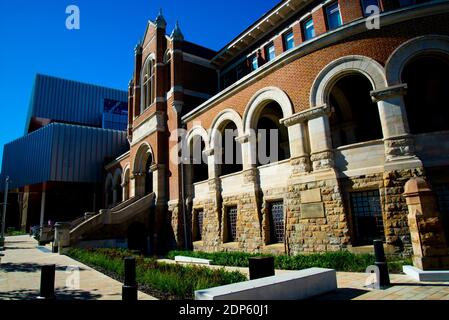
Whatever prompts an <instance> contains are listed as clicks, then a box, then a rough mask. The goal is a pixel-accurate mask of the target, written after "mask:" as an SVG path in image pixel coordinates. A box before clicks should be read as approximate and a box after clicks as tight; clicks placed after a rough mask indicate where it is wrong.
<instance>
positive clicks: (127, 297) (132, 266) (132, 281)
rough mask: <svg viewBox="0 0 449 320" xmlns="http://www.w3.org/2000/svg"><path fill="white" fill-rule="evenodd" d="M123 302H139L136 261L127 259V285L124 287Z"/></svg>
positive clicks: (131, 258) (130, 258) (132, 258)
mask: <svg viewBox="0 0 449 320" xmlns="http://www.w3.org/2000/svg"><path fill="white" fill-rule="evenodd" d="M122 300H123V301H137V283H136V259H135V258H134V257H127V258H125V283H124V284H123V287H122Z"/></svg>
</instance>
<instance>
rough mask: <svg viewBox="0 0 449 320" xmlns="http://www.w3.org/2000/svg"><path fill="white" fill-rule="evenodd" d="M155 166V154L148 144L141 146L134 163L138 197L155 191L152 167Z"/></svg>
mask: <svg viewBox="0 0 449 320" xmlns="http://www.w3.org/2000/svg"><path fill="white" fill-rule="evenodd" d="M153 164H154V158H153V153H152V152H151V148H150V146H149V145H148V144H146V143H144V144H142V145H141V146H140V148H139V150H138V151H137V154H136V160H135V163H134V172H135V183H136V195H137V196H145V195H148V194H150V193H152V192H153V191H154V190H153V172H152V171H151V166H152V165H153Z"/></svg>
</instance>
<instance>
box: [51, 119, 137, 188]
mask: <svg viewBox="0 0 449 320" xmlns="http://www.w3.org/2000/svg"><path fill="white" fill-rule="evenodd" d="M51 126H54V127H55V140H54V141H53V146H54V149H53V158H52V164H51V167H52V171H51V177H50V178H51V179H50V180H51V181H72V182H101V181H102V176H103V168H104V164H105V160H106V159H108V158H116V157H118V156H120V155H121V154H123V153H125V152H126V151H128V150H129V144H128V140H127V136H126V133H125V132H123V131H116V130H105V129H100V128H92V127H83V126H76V125H66V124H57V123H54V124H52V125H51Z"/></svg>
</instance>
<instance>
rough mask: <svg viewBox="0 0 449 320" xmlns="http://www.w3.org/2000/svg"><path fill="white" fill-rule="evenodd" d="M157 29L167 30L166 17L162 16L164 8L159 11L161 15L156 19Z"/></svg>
mask: <svg viewBox="0 0 449 320" xmlns="http://www.w3.org/2000/svg"><path fill="white" fill-rule="evenodd" d="M155 24H156V28H161V29H165V27H166V26H167V22H166V21H165V19H164V16H163V15H162V8H160V9H159V14H158V15H157V17H156V20H155Z"/></svg>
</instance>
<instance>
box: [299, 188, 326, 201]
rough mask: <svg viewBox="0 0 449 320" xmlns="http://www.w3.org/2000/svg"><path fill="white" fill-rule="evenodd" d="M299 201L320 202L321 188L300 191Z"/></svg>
mask: <svg viewBox="0 0 449 320" xmlns="http://www.w3.org/2000/svg"><path fill="white" fill-rule="evenodd" d="M300 196H301V203H314V202H321V189H319V188H318V189H312V190H306V191H301V195H300Z"/></svg>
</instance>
